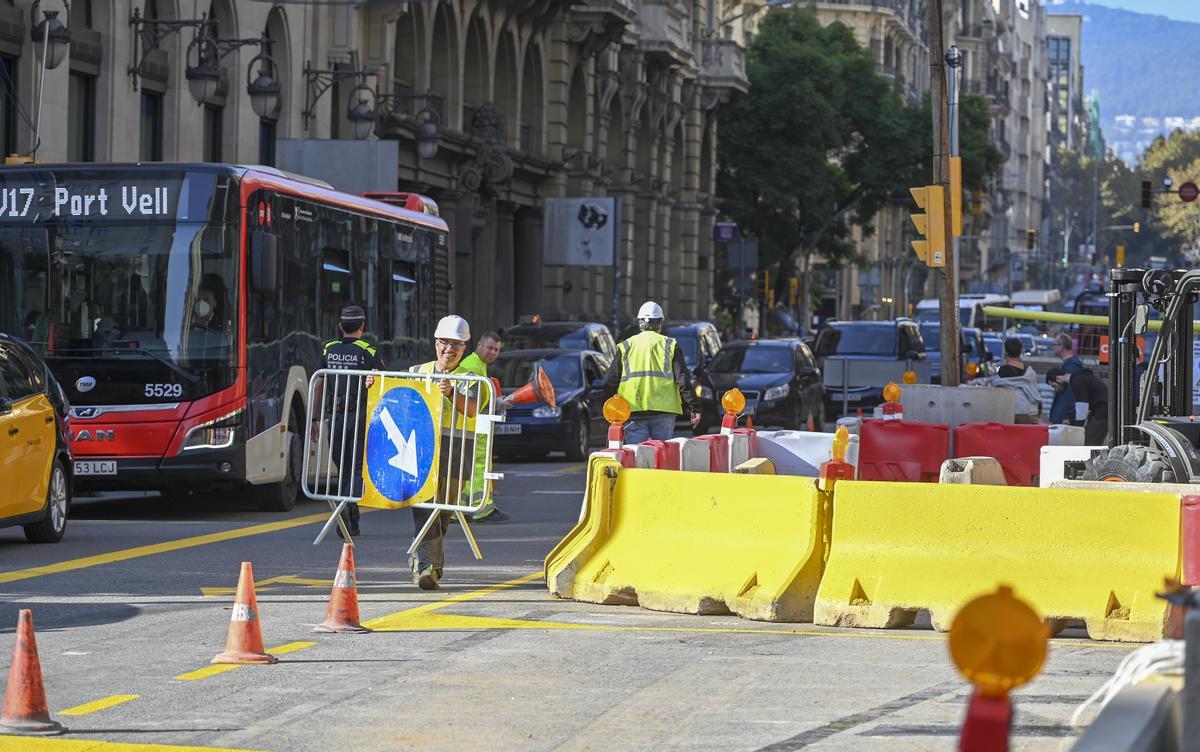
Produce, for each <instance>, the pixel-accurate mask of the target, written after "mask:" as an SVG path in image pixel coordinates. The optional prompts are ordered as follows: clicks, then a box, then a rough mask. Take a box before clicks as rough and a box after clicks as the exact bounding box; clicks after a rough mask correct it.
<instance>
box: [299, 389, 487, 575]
mask: <svg viewBox="0 0 1200 752" xmlns="http://www.w3.org/2000/svg"><path fill="white" fill-rule="evenodd" d="M443 384H447V385H448V387H447V388H448V390H449V391H450V395H449V396H447V395H446V394H445V392H444V391H442V390H443V387H442V385H443ZM397 387H405V390H404V391H405V392H406V394H402V395H401V397H403V399H401V400H400V401H396V400H393V399H392V393H393V391H394V390H396V388H397ZM414 392H415V395H414V394H413V393H414ZM496 396H497V395H496V394H495V390H494V388H493V385H492V382H491V380H489V379H486V378H484V377H482V376H476V375H473V374H432V373H416V372H410V371H358V370H334V369H329V368H323V369H321V370H318V371H316V372H315V373H314V374H313V375H312V378H311V379H310V380H309V384H308V416H307V417H308V420H307V423H308V426H309V430H308V431H306V432H305V436H304V470H303V473H302V479H301V486H302V488H303V490H304V494H305V495H306V496H308V497H309V498H310V499H317V500H324V501H326V502H328V503H329V507H330V510H331V512H332V513H331V514H330V517H329V521H328V522H326V523H325V525H324V527H322V528H321V532H320V533H319V534H318V535H317V538H316V540H315V541H313V542H314V544H316V543H320V542H321V541H322V540H324V538H325V536H326V535H328V533H329V531H330V530H331V529H332V527H333V525H335V524H336V525H338V526H339V527H340V528H341V531H342V536H343V537H344V538H345V539H346V540H350V531H349V530H347V529H346V525H345V523H344V521H343V520H342V518H341V512H342V510H343V509H345V507H346V505H347V504H357V503H359V502H361V501H363V499H364V497H368V496H369V497H371V498H370V499H368V501H369V502H371V503H370V504H369V505H371V506H383V507H390V508H400V507H407V506H413V507H419V508H422V509H432V510H436V511H437V512H439V513H438V514H430V515H429V518H428V519H427V520H426V522H425V525H424V526H423V527H422V528H421V529H420V530H419V531H417V535H416V536H415V537H414V540H413V543H412V545H411V546H410V547H409V549H408V552H409V553H410V554H411V553H413V552H414V551H415V550H416V549H417V546H418V545H420V543H421V541H422V540H424V538H425V535H426V534H427V533H428V532H429V530H430V528H432V526H433V524H434V523H435V522H436V521H437V520H438V518H439V517H440V516H441V515H440V513H441V512H449V513H451V514H454V515H456V516H457V517H458V521H459V522H460V523H461V524H462V528H463V532H464V533H465V534H466V536H467V540H468V542H469V543H470V544H471V550H472V552H473V553H474V555H475V558H477V559H482V558H483V556H482V554H481V553H480V552H479V546H478V544H477V543H476V541H475V536H474V535H473V534H472V532H471V529H470V527H469V526H468V525H467V519H466V515H467V514H468V513H472V514H473V513H475V512H478V511H479V510H481V509H483V508H484V507H485V506H487V504H488V502H489V501H490V500H491V481H494V480H502V479H503V477H504V476H503V475H502V474H500V473H494V472H492V441H493V434H494V430H493V426H494V424H496V423H499V422H502V421H503V420H504V418H503V416H500V415H497V414H496V411H495V409H496ZM397 399H399V398H397ZM452 403H453V404H452ZM471 405H473V406H474V408H475V411H476V412H475V415H474V416H470V415H468V414H467V411H468V410H469V407H470V406H471ZM389 408H394V409H395V410H396V412H397V414H399V415H400V418H399V422H398V421H397V417H396V416H395V415H393V414H392V410H391V409H389ZM402 424H403V425H402ZM384 440H386V445H384V446H382V447H381V446H379V445H380V444H382V443H383V441H384ZM385 456H386V459H383V458H384V457H385ZM372 458H373V459H372ZM397 495H400V496H402V498H397ZM413 499H416V501H413Z"/></svg>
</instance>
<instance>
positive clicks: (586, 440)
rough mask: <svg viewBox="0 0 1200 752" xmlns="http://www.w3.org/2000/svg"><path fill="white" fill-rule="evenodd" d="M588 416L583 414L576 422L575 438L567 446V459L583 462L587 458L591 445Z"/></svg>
mask: <svg viewBox="0 0 1200 752" xmlns="http://www.w3.org/2000/svg"><path fill="white" fill-rule="evenodd" d="M588 425H589V423H588V417H587V416H586V415H581V416H580V417H579V420H578V422H576V424H575V432H574V433H575V440H574V441H572V442H571V445H570V446H569V447H567V459H568V460H570V461H571V462H583V461H584V460H585V459H587V456H588V448H589V446H590V445H591V441H590V438H591V437H590V436H589V435H588Z"/></svg>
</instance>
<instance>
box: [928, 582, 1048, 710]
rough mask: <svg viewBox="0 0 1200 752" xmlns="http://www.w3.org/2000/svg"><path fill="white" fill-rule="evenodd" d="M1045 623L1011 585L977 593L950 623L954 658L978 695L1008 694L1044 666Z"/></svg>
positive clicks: (951, 656)
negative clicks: (983, 593) (979, 594)
mask: <svg viewBox="0 0 1200 752" xmlns="http://www.w3.org/2000/svg"><path fill="white" fill-rule="evenodd" d="M1046 640H1047V630H1046V625H1045V624H1044V623H1043V622H1042V619H1041V617H1039V616H1038V615H1037V612H1035V611H1034V610H1033V608H1031V607H1030V606H1029V604H1028V603H1026V602H1025V601H1023V600H1021V599H1020V598H1017V597H1016V596H1015V595H1014V594H1013V590H1012V588H1011V587H1009V586H1008V585H1001V586H999V587H998V588H996V592H994V593H988V594H987V595H981V596H979V597H977V598H974V599H973V600H971V601H970V602H968V603H967V605H965V606H963V607H962V609H961V610H960V611H959V612H958V614H956V615H955V617H954V622H953V623H952V624H951V625H950V658H951V659H952V660H953V661H954V665H956V666H958V670H959V671H961V672H962V674H963V676H965V677H967V679H968V680H969V681H970V682H971V683H972V684H974V685H975V686H976V688H977V689H978V690H979V692H980V694H983V695H985V696H988V697H1005V696H1007V695H1008V692H1009V690H1011V689H1014V688H1016V687H1019V686H1021V685H1022V684H1024V683H1026V682H1028V681H1029V680H1030V679H1032V678H1033V677H1035V676H1037V674H1038V672H1039V671H1041V670H1042V664H1043V663H1045V661H1046Z"/></svg>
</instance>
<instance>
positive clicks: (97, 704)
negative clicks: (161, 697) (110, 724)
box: [58, 695, 141, 715]
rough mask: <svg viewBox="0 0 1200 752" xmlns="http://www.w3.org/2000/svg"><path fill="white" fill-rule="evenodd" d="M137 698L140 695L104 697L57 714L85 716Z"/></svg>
mask: <svg viewBox="0 0 1200 752" xmlns="http://www.w3.org/2000/svg"><path fill="white" fill-rule="evenodd" d="M139 697H141V695H109V696H108V697H104V698H101V699H99V700H93V701H92V702H85V703H84V704H82V705H76V706H75V707H73V708H67V709H66V710H60V711H58V714H59V715H87V714H88V713H95V712H96V711H98V710H105V709H106V708H111V707H114V706H116V705H121V704H122V703H126V702H129V701H130V700H136V699H138V698H139Z"/></svg>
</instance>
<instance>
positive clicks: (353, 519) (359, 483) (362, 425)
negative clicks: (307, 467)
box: [330, 413, 367, 527]
mask: <svg viewBox="0 0 1200 752" xmlns="http://www.w3.org/2000/svg"><path fill="white" fill-rule="evenodd" d="M358 417H359V420H358V430H359V433H360V434H361V435H360V436H359V437H358V441H357V446H356V445H355V439H354V435H353V434H354V416H353V415H346V414H345V413H337V414H335V416H334V418H333V433H332V434H330V436H331V441H332V442H333V444H332V448H333V458H334V462H335V463H336V464H337V466H338V470H339V472H338V475H339V476H340V477H341V482H340V483H339V485H338V495H339V496H353V497H355V498H362V494H363V479H362V475H363V455H364V454H365V451H364V442H365V440H366V432H367V422H366V418H365V416H362V415H360V416H358ZM343 432H345V433H343ZM342 436H345V437H346V443H345V446H343V445H342V443H341V442H342V438H341V437H342ZM355 449H357V450H358V451H354V450H355ZM343 515H344V518H343V519H345V520H346V524H347V525H349V526H350V527H357V526H358V520H359V511H358V502H356V501H352V502H350V503H349V504H347V505H346V507H345V509H344V510H343Z"/></svg>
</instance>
